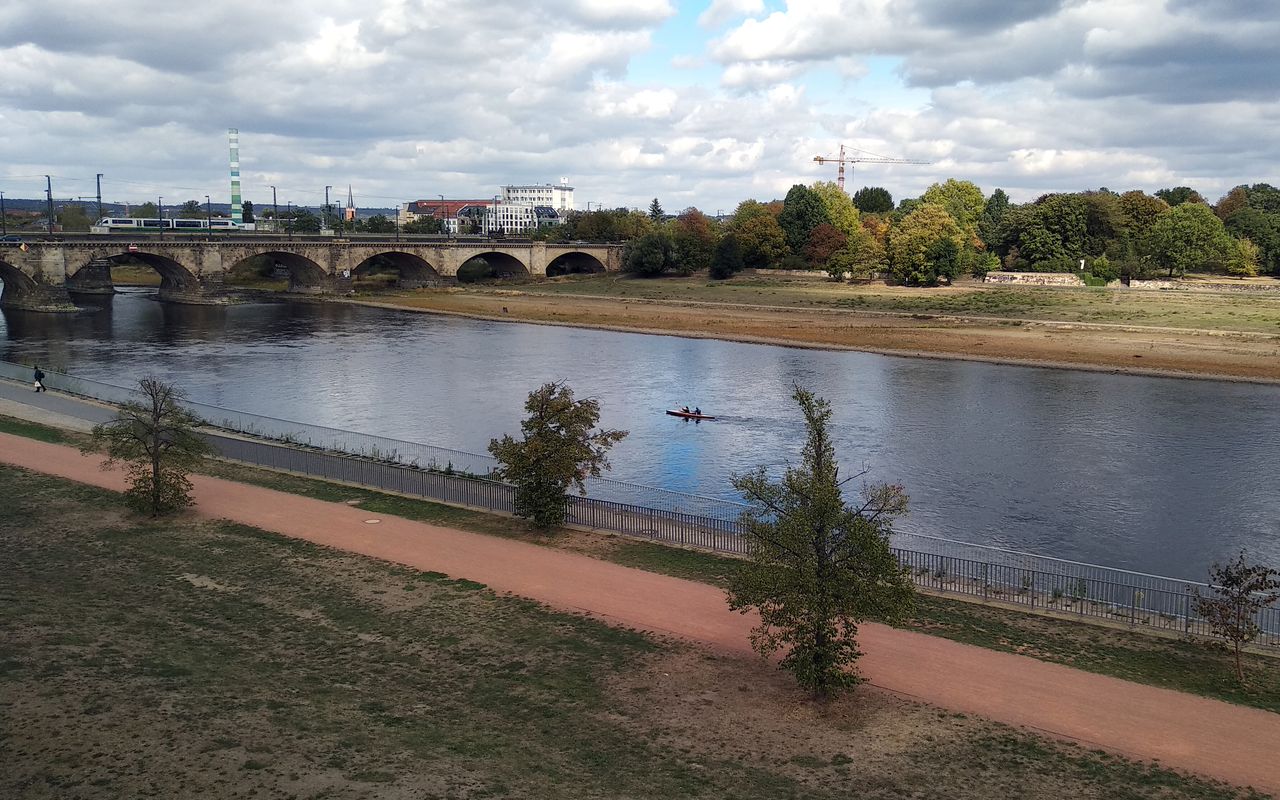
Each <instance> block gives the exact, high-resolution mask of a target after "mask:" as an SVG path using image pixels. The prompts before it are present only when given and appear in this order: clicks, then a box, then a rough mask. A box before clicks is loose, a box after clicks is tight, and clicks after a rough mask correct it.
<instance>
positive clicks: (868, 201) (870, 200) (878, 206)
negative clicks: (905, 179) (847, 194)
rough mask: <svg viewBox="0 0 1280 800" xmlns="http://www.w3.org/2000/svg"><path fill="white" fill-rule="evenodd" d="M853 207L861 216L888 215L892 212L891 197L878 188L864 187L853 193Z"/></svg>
mask: <svg viewBox="0 0 1280 800" xmlns="http://www.w3.org/2000/svg"><path fill="white" fill-rule="evenodd" d="M853 205H854V207H856V208H857V209H858V210H859V211H861V212H862V213H863V214H888V213H889V212H890V211H892V210H893V195H891V194H889V190H888V189H882V188H881V187H879V186H865V187H863V188H861V189H859V190H858V191H856V192H854V193H853Z"/></svg>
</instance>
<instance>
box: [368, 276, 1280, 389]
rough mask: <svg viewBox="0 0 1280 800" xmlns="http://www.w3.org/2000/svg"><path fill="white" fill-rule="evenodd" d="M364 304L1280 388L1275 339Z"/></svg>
mask: <svg viewBox="0 0 1280 800" xmlns="http://www.w3.org/2000/svg"><path fill="white" fill-rule="evenodd" d="M343 302H352V303H357V304H360V305H368V306H374V307H378V308H389V309H397V310H409V311H421V312H428V313H437V314H454V315H458V316H466V317H471V318H475V319H486V320H498V321H506V322H528V323H537V324H547V325H567V326H577V327H588V328H598V329H604V330H616V331H627V332H634V333H648V334H659V335H668V336H689V337H697V338H713V339H724V340H728V341H740V342H753V343H759V344H773V345H783V346H791V347H811V348H822V349H836V350H860V351H866V352H875V353H883V354H886V355H895V356H907V357H914V358H949V359H967V360H973V361H985V362H993V363H1005V364H1020V365H1025V366H1037V367H1052V368H1065V369H1084V370H1094V371H1103V372H1119V373H1130V374H1140V375H1159V376H1171V377H1179V378H1203V379H1209V380H1235V381H1249V382H1255V383H1280V335H1275V334H1266V333H1252V332H1242V331H1211V330H1183V329H1175V328H1157V327H1144V326H1135V325H1116V324H1089V323H1079V322H1047V321H1040V320H997V319H991V318H973V317H959V316H939V315H918V314H917V315H912V314H891V313H884V312H869V311H858V310H843V309H808V308H779V307H769V306H753V305H744V304H727V303H706V302H691V301H675V300H641V299H619V298H610V297H582V296H573V295H543V294H534V293H524V292H520V291H511V290H496V291H495V290H487V291H484V290H481V291H456V290H454V291H449V290H443V291H423V292H414V293H411V294H404V295H394V296H388V297H384V298H378V299H369V298H365V299H346V300H344V301H343Z"/></svg>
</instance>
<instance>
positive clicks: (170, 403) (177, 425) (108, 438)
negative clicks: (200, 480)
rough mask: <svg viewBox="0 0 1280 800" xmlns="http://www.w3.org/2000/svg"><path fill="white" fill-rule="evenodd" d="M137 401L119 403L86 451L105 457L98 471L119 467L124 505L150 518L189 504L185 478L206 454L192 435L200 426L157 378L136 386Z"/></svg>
mask: <svg viewBox="0 0 1280 800" xmlns="http://www.w3.org/2000/svg"><path fill="white" fill-rule="evenodd" d="M138 387H139V389H141V390H142V394H143V399H142V402H139V403H133V402H131V403H125V404H124V406H122V407H121V409H120V413H119V414H118V415H117V416H116V418H115V419H114V420H111V421H110V422H104V423H102V424H101V425H97V426H95V427H94V429H93V439H92V441H91V442H90V443H89V445H87V446H86V448H85V450H86V451H97V452H104V453H106V456H107V460H106V461H105V462H104V463H103V469H107V468H110V467H112V466H115V465H116V464H123V465H124V467H125V471H126V474H127V475H128V479H129V489H128V490H127V491H126V492H125V499H126V501H128V503H129V505H131V506H133V507H134V508H137V509H138V510H140V511H146V512H148V513H150V514H151V516H153V517H158V516H160V515H162V514H167V513H171V512H174V511H178V510H180V509H182V508H185V507H187V506H189V505H191V504H192V503H193V502H195V501H194V500H193V499H192V497H191V481H190V480H188V479H187V474H188V473H189V472H190V471H191V469H192V468H193V467H194V466H195V465H196V463H197V462H198V461H199V460H200V459H201V457H203V456H205V455H207V454H209V453H210V452H212V450H211V448H210V447H209V445H208V444H206V443H205V441H204V439H202V438H200V436H199V434H198V433H196V430H195V429H196V427H198V426H199V425H200V424H201V422H200V420H199V419H198V418H197V417H195V416H194V415H193V414H191V413H190V412H189V411H187V410H186V409H185V408H183V407H182V399H183V394H182V392H181V391H180V390H179V389H177V388H176V387H174V386H172V385H171V384H167V383H164V382H163V381H161V380H159V379H158V378H154V377H146V378H143V379H142V380H140V381H138Z"/></svg>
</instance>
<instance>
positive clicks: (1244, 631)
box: [1192, 550, 1280, 684]
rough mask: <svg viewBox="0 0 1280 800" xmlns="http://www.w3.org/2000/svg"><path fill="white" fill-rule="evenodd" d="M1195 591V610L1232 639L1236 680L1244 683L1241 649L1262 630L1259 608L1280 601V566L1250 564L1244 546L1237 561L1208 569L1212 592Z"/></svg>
mask: <svg viewBox="0 0 1280 800" xmlns="http://www.w3.org/2000/svg"><path fill="white" fill-rule="evenodd" d="M1192 593H1193V594H1194V600H1193V601H1192V605H1193V607H1194V609H1195V612H1196V613H1197V614H1199V615H1200V616H1202V617H1204V620H1205V622H1208V623H1209V628H1210V629H1211V630H1212V631H1213V633H1214V635H1215V636H1221V637H1222V638H1223V639H1226V640H1227V641H1228V642H1230V643H1231V649H1232V652H1233V653H1234V654H1235V666H1236V680H1238V681H1240V683H1242V684H1243V683H1244V667H1243V666H1242V664H1241V663H1240V650H1241V648H1242V647H1243V646H1244V645H1246V644H1248V643H1249V642H1252V641H1253V640H1254V639H1255V638H1257V636H1258V634H1259V633H1260V629H1259V628H1258V621H1257V620H1258V612H1259V611H1261V610H1262V609H1264V608H1266V607H1267V606H1269V605H1271V604H1272V603H1275V602H1277V601H1280V570H1274V569H1271V568H1269V567H1264V566H1262V565H1261V564H1250V563H1249V562H1248V561H1247V560H1245V554H1244V551H1243V550H1241V551H1240V555H1239V556H1238V557H1237V558H1236V560H1235V561H1233V562H1231V563H1228V564H1214V565H1213V567H1212V568H1211V569H1210V570H1209V594H1207V595H1205V594H1201V593H1200V589H1199V588H1196V589H1193V590H1192Z"/></svg>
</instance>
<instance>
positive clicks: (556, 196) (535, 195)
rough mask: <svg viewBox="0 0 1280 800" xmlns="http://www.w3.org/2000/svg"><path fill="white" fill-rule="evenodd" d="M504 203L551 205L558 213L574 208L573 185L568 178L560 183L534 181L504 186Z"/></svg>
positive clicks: (562, 179)
mask: <svg viewBox="0 0 1280 800" xmlns="http://www.w3.org/2000/svg"><path fill="white" fill-rule="evenodd" d="M502 201H503V202H504V203H528V204H529V205H532V206H550V207H551V208H553V209H555V210H556V213H558V214H561V215H563V214H565V213H566V212H568V211H572V210H573V187H572V186H570V185H569V179H568V178H561V179H560V183H558V184H557V183H532V184H526V185H521V186H514V185H513V186H503V187H502Z"/></svg>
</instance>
